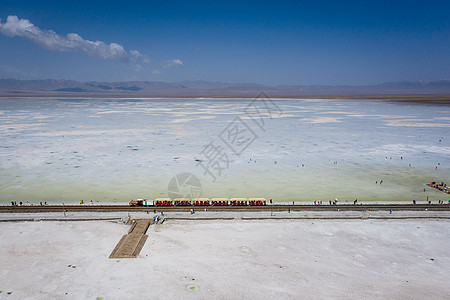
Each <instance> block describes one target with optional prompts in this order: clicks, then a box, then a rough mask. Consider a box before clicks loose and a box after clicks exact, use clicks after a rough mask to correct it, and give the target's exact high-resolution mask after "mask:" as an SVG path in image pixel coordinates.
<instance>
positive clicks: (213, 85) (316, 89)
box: [0, 79, 450, 97]
mask: <svg viewBox="0 0 450 300" xmlns="http://www.w3.org/2000/svg"><path fill="white" fill-rule="evenodd" d="M261 92H265V93H267V94H268V95H270V96H275V97H276V96H278V97H281V96H285V97H297V96H299V97H300V96H326V95H334V96H339V95H342V96H345V95H400V94H402V95H415V94H418V95H420V94H427V95H448V94H450V80H439V81H430V82H424V81H419V82H411V81H401V82H386V83H382V84H377V85H364V86H350V85H342V86H323V85H277V86H266V85H261V84H253V83H224V82H209V81H181V82H174V83H170V82H162V81H121V82H96V81H90V82H80V81H74V80H64V79H45V80H19V79H0V95H1V96H18V95H24V96H45V95H48V96H118V97H120V96H124V97H162V96H168V97H170V96H174V97H176V96H178V97H183V96H186V97H194V96H197V97H207V96H212V97H214V96H231V97H237V96H243V97H246V96H256V95H258V94H259V93H261Z"/></svg>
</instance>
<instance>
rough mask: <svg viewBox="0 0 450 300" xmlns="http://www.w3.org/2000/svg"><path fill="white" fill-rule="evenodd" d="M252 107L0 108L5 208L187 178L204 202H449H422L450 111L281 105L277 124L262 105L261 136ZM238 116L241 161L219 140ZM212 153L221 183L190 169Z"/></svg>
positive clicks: (444, 162)
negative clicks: (211, 149)
mask: <svg viewBox="0 0 450 300" xmlns="http://www.w3.org/2000/svg"><path fill="white" fill-rule="evenodd" d="M250 102H251V101H250V100H247V99H229V100H227V99H221V100H217V99H191V100H184V99H145V100H144V99H120V100H109V99H44V98H34V99H32V98H28V99H9V98H5V99H0V140H1V145H0V163H1V165H0V201H2V202H7V201H11V200H16V201H65V202H68V201H79V200H80V199H84V200H85V201H89V200H91V199H92V200H94V201H128V200H130V199H132V198H133V199H135V198H148V199H154V198H156V197H167V195H168V183H169V181H170V180H171V178H172V177H173V176H175V175H176V174H178V173H181V172H189V173H192V174H194V175H195V176H197V177H198V179H199V180H200V181H201V184H202V188H203V189H202V194H201V196H203V197H265V198H268V199H269V198H273V199H274V200H277V201H291V200H294V199H295V200H310V201H313V200H322V201H328V200H331V199H334V198H338V199H339V200H341V201H345V200H349V201H353V200H354V199H355V198H358V200H408V201H410V200H412V199H418V200H424V199H426V196H428V197H429V198H430V200H438V199H441V200H446V201H447V200H449V199H450V196H449V195H445V194H443V193H438V192H435V191H433V190H431V189H428V188H426V192H423V189H424V188H425V186H424V184H425V183H426V182H428V181H431V180H436V181H444V182H447V183H450V180H449V179H450V176H449V175H450V136H449V131H450V130H449V129H450V107H449V106H439V105H419V104H398V103H387V102H379V101H370V100H276V101H274V102H273V103H275V104H276V105H277V107H278V108H279V109H280V111H278V110H272V118H269V116H268V115H267V114H264V109H261V107H263V106H261V103H260V104H259V105H260V106H259V108H260V113H262V115H260V116H261V117H262V119H255V120H256V121H258V122H260V121H261V120H263V122H264V124H263V125H262V126H257V124H256V123H254V122H253V121H252V120H251V118H250V117H249V115H248V114H246V113H245V109H246V107H247V106H248V105H249V103H250ZM247 112H248V111H247ZM251 116H253V117H254V116H255V115H254V114H252V115H251ZM236 117H240V118H241V119H242V121H243V122H245V124H246V125H247V126H248V128H250V129H251V130H252V132H253V135H251V134H250V135H249V132H250V131H249V130H248V128H247V135H246V136H244V138H243V139H242V140H241V142H242V143H243V145H246V144H245V137H252V138H253V139H254V140H253V142H252V143H251V144H249V145H248V146H247V148H245V149H241V148H242V147H240V146H238V145H239V144H234V145H232V147H233V148H234V149H235V150H238V152H239V151H240V150H242V153H241V154H240V156H238V155H236V154H235V153H233V151H232V149H230V148H229V147H228V146H227V145H226V144H225V143H224V141H223V140H221V139H220V138H219V136H220V135H221V133H222V131H223V130H224V129H226V127H227V126H228V125H229V124H230V122H232V121H233V120H234V119H235V118H236ZM233 124H234V123H233ZM239 124H240V123H239ZM258 124H259V125H261V123H258ZM230 126H232V125H230ZM229 128H232V127H229ZM240 128H241V129H242V128H246V127H242V126H241V127H240ZM230 132H231V133H232V131H230ZM228 133H229V132H228V131H227V132H225V134H222V135H221V136H222V137H225V140H227V139H226V137H227V136H228V135H227V134H228ZM227 141H228V142H230V141H231V140H230V139H228V140H227ZM236 141H238V140H235V142H236ZM210 142H213V143H214V145H216V146H221V147H222V152H221V153H222V154H225V155H227V156H228V158H229V164H228V168H227V165H226V163H225V162H226V160H225V159H223V158H224V157H223V156H222V160H219V161H218V160H217V159H216V160H215V162H216V163H219V165H220V166H221V168H223V170H221V174H219V173H218V172H217V170H214V168H213V165H211V168H212V170H214V173H215V176H216V177H217V179H216V181H215V182H212V180H211V176H209V175H204V172H203V169H202V167H200V166H197V165H196V161H195V159H200V160H202V163H204V164H206V162H207V161H208V160H207V159H206V157H205V156H204V155H202V154H201V152H202V150H203V149H204V146H206V145H208V144H209V143H210ZM230 143H231V142H230ZM241 145H242V144H241ZM401 157H403V159H401ZM255 161H256V162H255ZM335 162H337V164H336V163H335ZM302 164H303V165H304V166H302ZM409 164H411V167H409ZM216 166H217V165H216ZM436 166H437V167H438V169H437V170H436V169H435V167H436ZM380 180H383V184H382V185H381V186H380V185H379V184H375V181H380Z"/></svg>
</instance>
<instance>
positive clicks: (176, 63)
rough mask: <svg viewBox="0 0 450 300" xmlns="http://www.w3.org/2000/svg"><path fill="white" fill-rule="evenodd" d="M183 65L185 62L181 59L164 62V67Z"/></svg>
mask: <svg viewBox="0 0 450 300" xmlns="http://www.w3.org/2000/svg"><path fill="white" fill-rule="evenodd" d="M181 66H183V62H182V61H181V59H178V58H176V59H171V60H169V61H167V62H166V63H165V64H164V68H172V67H181Z"/></svg>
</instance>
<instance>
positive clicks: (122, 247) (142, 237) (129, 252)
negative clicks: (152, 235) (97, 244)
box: [109, 219, 154, 258]
mask: <svg viewBox="0 0 450 300" xmlns="http://www.w3.org/2000/svg"><path fill="white" fill-rule="evenodd" d="M153 223H154V222H153V220H151V219H137V220H133V221H132V225H131V227H130V230H129V231H128V234H126V235H124V236H123V237H122V238H121V239H120V241H119V243H117V245H116V247H115V248H114V250H113V251H112V252H111V255H110V256H109V258H135V257H136V256H138V255H139V253H140V252H141V250H142V247H144V244H145V242H146V241H147V238H148V235H146V234H145V233H146V232H147V229H148V227H149V226H150V224H153Z"/></svg>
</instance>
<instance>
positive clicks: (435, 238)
mask: <svg viewBox="0 0 450 300" xmlns="http://www.w3.org/2000/svg"><path fill="white" fill-rule="evenodd" d="M128 229H129V226H127V225H124V224H121V223H116V222H111V221H82V222H70V221H67V222H19V223H17V222H3V223H0V240H1V243H2V247H1V248H0V258H1V260H0V291H2V293H0V299H96V298H97V297H104V299H136V298H142V299H150V298H151V299H273V298H278V299H280V298H281V299H286V298H294V299H305V298H307V299H314V298H315V299H318V298H321V299H323V298H333V299H336V298H338V299H342V298H347V299H348V298H364V299H371V298H398V299H448V295H450V285H449V284H448V278H449V277H450V258H449V255H448V253H449V250H450V221H448V220H432V219H427V220H264V221H243V220H230V221H212V220H208V221H203V220H197V221H191V220H189V221H176V220H169V221H167V222H165V223H164V224H162V225H158V226H151V227H150V229H149V231H148V235H149V238H148V240H147V243H146V244H145V246H144V248H143V249H142V251H141V254H140V256H139V257H138V258H136V259H108V256H109V254H110V253H111V251H112V249H113V248H114V246H115V245H116V244H117V242H118V241H119V239H120V238H121V236H122V235H124V234H126V233H127V231H128ZM8 292H12V293H11V294H8Z"/></svg>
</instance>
